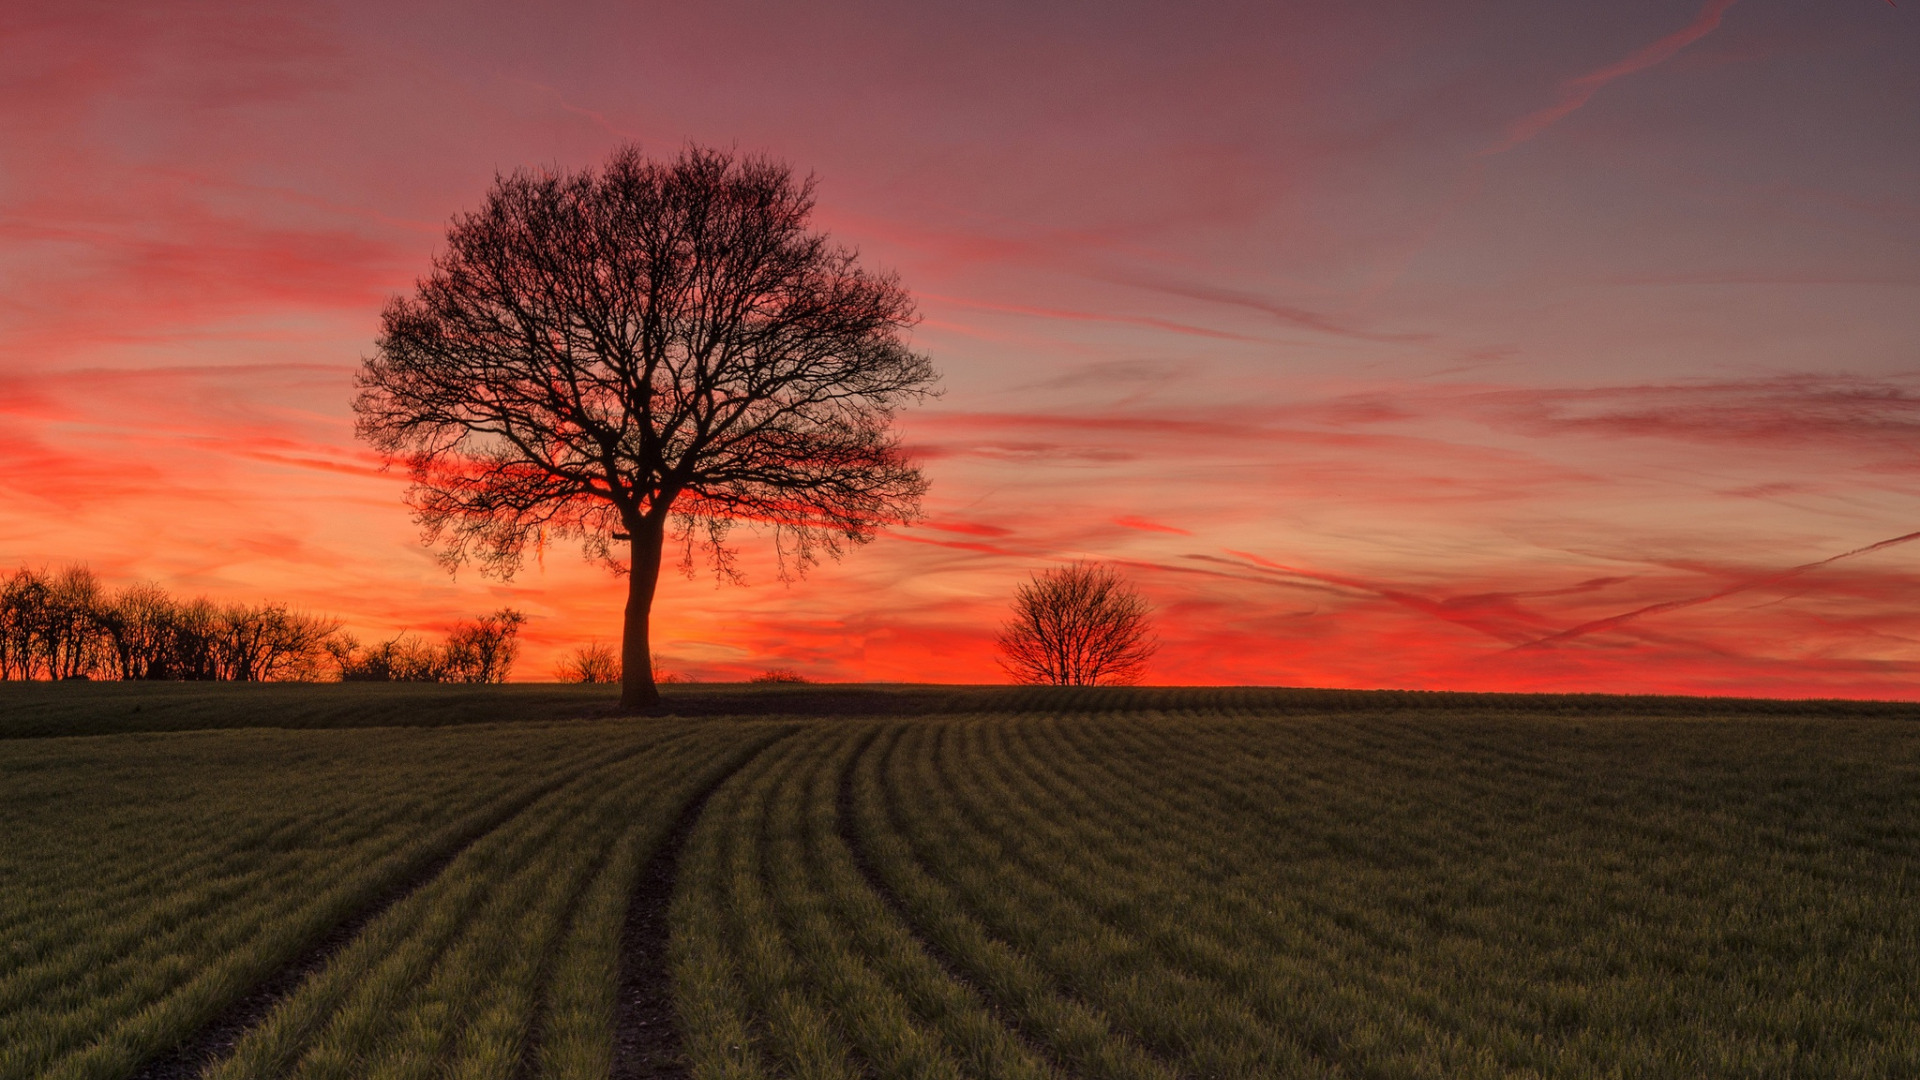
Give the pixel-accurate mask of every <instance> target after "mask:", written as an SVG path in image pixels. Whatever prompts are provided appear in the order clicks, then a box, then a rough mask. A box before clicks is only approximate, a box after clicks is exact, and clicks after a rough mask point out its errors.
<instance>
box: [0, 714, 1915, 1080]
mask: <svg viewBox="0 0 1920 1080" xmlns="http://www.w3.org/2000/svg"><path fill="white" fill-rule="evenodd" d="M669 691H670V696H669V700H668V706H669V711H670V712H672V713H674V714H676V715H668V716H662V717H655V718H646V719H623V718H617V717H611V716H607V715H605V713H606V712H607V711H608V709H609V706H610V705H611V698H610V696H609V695H608V694H607V693H606V692H605V691H593V690H582V689H578V688H564V687H476V688H453V687H380V686H351V687H338V686H312V687H299V686H271V685H269V686H253V687H247V686H235V687H192V686H185V685H163V686H136V685H113V684H103V685H87V686H81V685H57V686H56V685H31V686H28V685H0V806H3V807H4V809H3V810H0V813H3V814H4V818H3V819H0V821H3V823H4V834H3V835H0V928H3V929H0V1078H13V1077H23V1078H24V1077H38V1076H56V1077H102V1078H105V1077H130V1076H143V1077H184V1076H193V1075H198V1074H206V1075H213V1076H219V1077H236V1078H237V1077H279V1076H297V1077H340V1078H347V1077H414V1076H417V1077H500V1078H521V1077H549V1076H551V1077H605V1076H609V1075H613V1076H694V1077H702V1078H708V1077H712V1078H719V1077H730V1078H742V1080H745V1078H755V1077H794V1078H827V1077H846V1078H857V1077H955V1078H957V1077H1034V1078H1041V1077H1080V1076H1086V1077H1140V1078H1150V1077H1151V1078H1160V1077H1166V1078H1172V1077H1194V1078H1199V1077H1290V1076H1302V1077H1336V1076H1339V1077H1347V1076H1350V1077H1479V1076H1503V1077H1504V1076H1542V1077H1549V1076H1550V1077H1594V1076H1617V1077H1642V1076H1665V1077H1698V1076H1727V1077H1734V1076H1739V1077H1756V1076H1759V1077H1773V1076H1782V1077H1784V1076H1804V1077H1831V1076H1877V1077H1911V1076H1915V1075H1920V993H1917V992H1916V991H1915V989H1914V986H1915V985H1920V978H1916V976H1915V974H1914V973H1915V972H1917V971H1920V709H1916V708H1915V707H1912V706H1894V705H1850V704H1843V703H1802V704H1793V703H1777V702H1736V701H1703V700H1687V699H1658V698H1639V699H1625V698H1604V697H1494V696H1477V695H1423V694H1364V693H1336V692H1307V691H1260V690H1198V689H1196V690H1170V689H1138V690H1088V691H1057V692H1055V691H1047V690H1032V689H1020V690H1016V689H1011V688H1007V689H988V688H982V689H972V690H969V689H953V688H912V687H869V688H848V687H801V688H793V687H785V688H765V689H763V688H743V687H685V688H681V687H674V688H669Z"/></svg>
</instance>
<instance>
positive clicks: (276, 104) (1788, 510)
mask: <svg viewBox="0 0 1920 1080" xmlns="http://www.w3.org/2000/svg"><path fill="white" fill-rule="evenodd" d="M1916 18H1920V11H1916V10H1915V9H1914V8H1913V7H1910V6H1902V7H1894V6H1892V5H1890V4H1887V3H1885V2H1884V0H1832V2H1828V3H1820V4H1805V3H1797V2H1792V3H1790V2H1787V0H1771V2H1769V0H1737V2H1735V0H1709V2H1707V3H1705V4H1704V5H1701V4H1699V3H1694V2H1681V0H1675V2H1668V3H1651V2H1633V0H1621V2H1617V3H1609V4H1579V5H1576V4H1539V3H1527V2H1521V0H1505V2H1479V3H1470V2H1454V0H1445V2H1440V3H1434V2H1425V3H1383V4H1346V5H1331V4H1307V3H1298V4H1285V3H1281V4H1276V3H1271V2H1267V3H1252V4H1245V5H1230V4H1209V5H1183V4H1157V5H1128V4H1073V5H1068V4H1044V3H1019V4H979V5H880V4H874V5H869V6H861V5H834V4H805V5H801V4H794V5H790V6H779V7H775V6H768V5H758V4H730V3H710V4H645V3H604V4H571V5H569V4H552V3H549V4H539V5H532V4H503V3H481V4H451V3H407V2H393V0H386V2H382V3H377V4H374V3H367V4H334V5H330V4H326V3H300V4H272V3H252V4H220V3H207V4H178V3H169V2H165V0H158V2H152V3H142V4H95V5H79V4H71V3H59V4H55V3H36V2H33V0H14V2H11V3H8V4H7V5H5V7H4V9H0V560H4V561H5V562H6V563H8V564H30V565H40V564H43V563H46V564H54V565H58V564H63V563H67V562H76V561H78V562H86V563H88V564H90V565H91V566H92V567H93V568H94V569H95V570H96V571H98V572H100V573H101V574H102V575H103V576H105V577H106V578H108V579H109V580H110V581H111V582H115V583H124V582H130V581H134V580H139V579H152V580H155V581H158V582H160V583H161V584H163V585H166V586H168V587H169V588H171V589H174V590H175V591H176V592H179V593H182V594H186V595H193V594H201V593H204V594H207V595H209V596H214V597H217V598H232V599H243V598H244V599H260V598H279V599H284V600H287V601H290V602H292V603H294V604H296V605H298V606H302V607H305V608H308V609H310V610H315V611H320V612H326V613H331V614H334V615H338V616H340V617H341V618H343V619H344V620H346V621H347V622H348V623H349V624H350V625H351V627H352V628H354V629H355V630H356V631H357V632H359V634H360V635H361V636H362V637H363V638H371V637H378V636H380V635H385V634H392V633H395V632H398V631H399V630H402V629H408V628H412V629H417V630H422V631H427V632H434V631H437V630H440V629H444V627H445V626H446V625H447V624H448V623H450V622H451V621H453V620H455V619H457V618H460V617H463V616H471V615H475V614H479V613H481V612H483V611H486V610H489V609H491V608H494V607H497V606H499V605H501V604H503V603H510V604H513V605H515V606H518V607H521V608H523V609H525V610H526V611H528V612H530V613H531V614H533V615H534V616H535V619H534V621H533V622H532V623H531V624H530V629H529V634H530V636H531V640H530V645H529V649H528V651H527V653H526V654H525V656H524V658H523V660H522V663H521V667H520V671H519V674H520V675H521V676H522V677H535V678H538V677H543V676H544V675H545V673H546V672H547V671H549V670H550V667H551V664H552V662H553V660H554V659H555V658H556V656H557V655H558V654H559V652H560V651H561V650H563V649H564V648H566V647H569V646H571V645H575V644H579V643H584V642H586V641H589V640H592V639H595V638H598V639H601V640H611V639H613V638H615V637H616V636H617V634H618V612H619V607H620V604H621V601H622V597H623V585H622V583H621V582H619V581H617V580H615V579H612V578H610V577H608V576H607V575H606V574H605V573H604V572H603V571H601V570H598V569H596V568H595V567H593V566H591V565H589V564H587V563H585V562H583V561H582V560H581V559H580V558H579V556H578V554H577V552H575V551H573V550H570V549H555V550H550V551H548V552H547V553H546V555H545V559H544V564H543V565H540V564H533V565H529V567H528V568H527V570H526V571H525V572H524V573H522V574H521V575H520V576H519V577H518V578H516V579H515V580H514V581H512V582H511V583H506V584H502V583H499V582H493V581H489V580H485V579H483V578H481V577H480V576H479V575H478V574H477V573H474V572H471V571H469V572H463V573H461V574H460V575H459V576H458V577H449V576H448V575H447V574H446V573H445V572H444V571H443V570H441V569H440V568H439V567H437V566H436V565H435V564H434V562H433V561H432V557H431V554H430V553H429V552H428V551H427V550H426V549H424V548H422V547H421V546H420V544H419V543H418V540H417V533H416V530H415V528H414V526H413V525H412V524H411V522H410V521H409V520H408V516H407V512H406V510H405V509H404V508H403V507H402V505H401V503H400V494H401V491H402V489H403V487H404V481H403V479H402V478H401V477H400V476H399V475H398V474H382V473H380V472H379V471H378V470H377V462H375V461H373V460H372V458H371V457H370V456H369V455H368V453H367V452H366V451H365V450H364V449H363V448H361V447H360V446H358V445H356V444H355V442H354V440H353V438H352V435H351V425H350V414H349V411H348V408H347V402H348V399H349V398H350V397H351V394H352V389H351V379H352V375H353V371H354V369H355V368H356V366H357V365H358V363H359V361H360V359H361V358H362V357H363V356H365V355H366V354H367V353H368V351H369V350H370V348H371V343H372V337H373V333H374V329H375V324H376V320H377V316H378V312H379V309H380V306H381V304H382V302H383V301H384V300H385V299H386V298H387V297H389V296H390V295H392V294H394V293H396V292H398V291H403V290H406V289H407V288H409V287H410V285H411V282H412V281H413V279H414V278H415V276H416V275H418V274H420V273H422V272H423V271H424V270H425V268H426V266H427V260H428V258H429V257H430V255H431V254H432V253H433V251H434V250H435V246H436V244H437V243H438V240H439V238H440V236H441V235H442V233H443V230H444V226H445V223H446V222H447V220H448V218H449V217H450V216H451V215H453V214H455V213H457V212H459V211H460V210H461V209H463V208H465V207H470V206H472V205H474V204H475V203H476V202H477V200H478V199H479V197H480V196H481V194H482V193H483V192H484V190H485V189H486V187H487V185H488V184H489V182H490V181H491V179H492V177H493V175H494V173H495V171H496V170H512V169H514V168H517V167H522V166H536V167H537V166H562V167H569V168H575V167H580V166H585V165H590V164H594V163H597V162H599V161H601V160H602V159H604V158H605V156H606V154H607V153H608V152H609V151H610V150H611V149H612V148H613V147H615V146H616V145H618V144H619V143H621V142H623V141H628V140H637V141H638V142H639V143H640V144H641V145H642V146H643V148H646V149H648V150H650V151H653V152H658V153H663V154H670V153H673V152H674V151H676V150H677V149H678V148H679V147H680V146H681V145H682V144H683V143H684V142H686V141H688V140H697V141H700V142H706V143H715V144H721V145H729V146H735V145H737V146H738V147H740V148H742V149H745V150H751V151H764V152H768V153H772V154H775V155H778V156H780V157H783V158H785V159H786V160H788V161H789V162H791V163H793V164H794V165H795V166H796V167H798V168H799V169H801V170H803V171H809V170H810V171H812V172H814V173H816V174H817V175H818V177H819V182H820V189H819V190H820V213H819V223H820V224H821V225H822V226H823V227H824V228H826V229H828V230H830V231H831V232H832V233H833V234H834V235H835V236H836V237H838V238H840V239H842V240H845V241H848V242H850V243H853V244H856V245H858V246H859V248H860V249H861V251H862V252H863V256H864V258H865V260H866V261H867V262H868V264H870V265H874V266H879V267H889V268H892V269H894V270H897V271H898V272H899V273H900V275H901V276H902V278H903V279H904V281H905V282H906V283H907V285H908V286H909V287H910V288H912V289H913V290H914V291H915V293H916V294H917V295H918V296H919V297H920V300H921V305H922V312H923V315H924V322H923V324H922V325H921V327H920V329H919V331H918V332H917V335H916V342H917V344H918V345H919V346H920V347H921V348H923V349H924V350H925V351H927V352H928V353H930V354H931V355H932V356H933V357H934V358H935V360H936V362H937V363H938V365H939V367H940V368H941V370H942V372H943V374H944V386H945V388H946V393H945V395H944V397H942V398H941V399H940V400H939V401H937V402H935V403H934V404H932V405H930V406H928V407H925V408H922V409H919V410H917V411H915V412H913V413H912V414H911V415H909V416H908V417H907V419H906V423H905V431H906V435H907V437H908V439H909V441H910V443H911V444H912V445H913V446H914V447H915V448H916V449H917V451H918V452H919V454H920V455H921V457H922V460H923V461H924V464H925V468H926V470H927V472H928V474H929V476H930V477H931V479H932V481H933V490H932V494H931V497H930V498H929V500H928V502H927V506H926V509H927V511H928V517H927V520H926V521H925V522H924V523H922V524H920V525H918V526H915V527H913V528H910V529H905V530H898V531H896V532H894V533H892V534H890V535H887V536H885V537H883V538H882V539H880V540H878V541H876V542H875V543H873V544H872V545H870V546H868V547H866V548H863V549H861V550H858V551H856V552H854V553H853V554H852V555H851V556H850V557H849V558H848V559H847V560H846V561H845V562H843V563H840V564H838V565H830V566H827V567H825V568H823V569H821V570H819V571H817V572H815V573H814V574H812V575H811V576H810V577H808V578H807V579H805V580H804V581H801V582H799V583H797V584H794V585H792V586H790V587H789V586H783V585H781V584H780V583H779V582H778V581H777V580H775V578H774V576H773V573H772V568H771V565H770V562H769V561H768V560H767V559H765V558H764V557H763V555H764V551H763V549H762V548H761V547H760V546H758V545H756V544H755V543H754V542H753V541H752V540H751V539H750V538H749V539H748V540H747V541H746V543H745V553H746V554H747V556H748V559H747V565H748V570H749V580H750V582H751V584H750V586H749V587H745V588H739V587H733V586H727V587H718V586H716V585H715V584H714V582H713V581H712V579H711V578H710V577H697V578H695V579H693V580H686V579H682V578H677V577H675V578H669V579H668V580H667V582H666V586H665V590H664V594H663V597H662V600H661V602H660V605H659V607H658V609H657V616H656V618H657V626H658V627H659V631H658V632H659V637H660V638H661V639H662V640H663V646H662V651H663V653H664V654H665V655H666V658H667V661H668V666H670V667H673V668H676V669H678V670H681V671H685V672H689V673H691V674H694V675H697V676H704V677H714V678H718V677H739V676H744V675H748V674H752V673H753V672H756V671H758V670H761V669H763V668H766V667H772V666H784V667H792V668H795V669H797V670H799V671H801V672H803V673H805V674H808V675H810V676H813V677H816V678H825V679H885V680H916V681H919V680H958V681H998V680H999V679H1000V678H1001V675H1000V673H999V671H998V669H997V668H996V667H995V666H994V663H993V659H992V655H993V654H992V647H991V640H992V635H993V632H994V629H995V627H996V625H997V623H998V621H999V620H1000V618H1001V617H1002V615H1003V613H1004V610H1005V605H1006V602H1007V599H1008V598H1009V596H1010V594H1011V593H1012V590H1013V588H1014V586H1015V585H1016V584H1017V583H1018V582H1019V581H1021V580H1023V578H1024V576H1025V575H1026V574H1027V573H1029V572H1031V571H1033V570H1036V569H1039V568H1042V567H1046V566H1049V565H1053V564H1055V563H1058V562H1060V561H1063V560H1068V559H1074V558H1100V559H1108V560H1114V561H1117V562H1120V563H1123V564H1125V566H1126V567H1127V568H1128V569H1129V572H1130V573H1131V574H1132V576H1133V577H1134V578H1135V580H1136V581H1137V582H1138V583H1139V584H1140V586H1141V587H1142V589H1143V590H1144V591H1145V592H1146V593H1147V594H1148V596H1149V597H1150V598H1151V600H1152V601H1153V602H1154V604H1155V605H1156V606H1157V608H1158V610H1159V613H1160V615H1159V620H1160V621H1159V626H1160V634H1161V637H1162V638H1163V640H1164V647H1163V649H1162V651H1161V653H1160V655H1159V657H1158V659H1157V660H1156V662H1155V666H1154V669H1153V673H1152V677H1153V679H1154V681H1160V682H1185V683H1280V684H1318V685H1329V686H1361V687H1371V686H1398V687H1421V688H1467V689H1513V690H1536V689H1552V690H1597V691H1674V692H1705V693H1723V692H1726V693H1752V694H1781V695H1795V696H1798V695H1841V696H1876V697H1883V696H1890V697H1901V698H1911V697H1916V696H1920V543H1904V542H1903V543H1896V544H1889V545H1886V546H1882V547H1877V548H1875V547H1873V545H1876V544H1880V543H1881V542H1883V541H1888V540H1892V539H1895V538H1900V537H1906V536H1907V535H1908V534H1910V533H1913V532H1914V531H1915V530H1916V529H1920V352H1917V351H1916V349H1917V345H1916V343H1920V22H1916ZM1869 548H1871V550H1863V549H1869ZM1849 553H1852V554H1849ZM1827 560H1831V561H1827Z"/></svg>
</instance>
